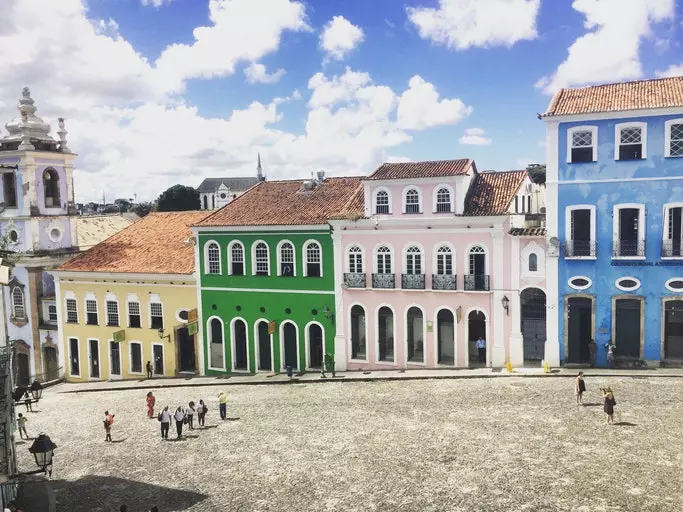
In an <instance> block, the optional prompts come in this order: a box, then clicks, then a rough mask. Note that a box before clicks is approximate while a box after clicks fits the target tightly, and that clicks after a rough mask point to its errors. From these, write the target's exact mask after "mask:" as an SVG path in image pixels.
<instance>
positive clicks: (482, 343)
mask: <svg viewBox="0 0 683 512" xmlns="http://www.w3.org/2000/svg"><path fill="white" fill-rule="evenodd" d="M477 352H478V353H479V362H480V363H484V364H486V340H485V339H484V337H483V336H479V338H477Z"/></svg>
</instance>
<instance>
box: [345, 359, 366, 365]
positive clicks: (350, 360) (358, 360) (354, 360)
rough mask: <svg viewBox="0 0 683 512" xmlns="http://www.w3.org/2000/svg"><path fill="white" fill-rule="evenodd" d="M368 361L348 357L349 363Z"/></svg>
mask: <svg viewBox="0 0 683 512" xmlns="http://www.w3.org/2000/svg"><path fill="white" fill-rule="evenodd" d="M368 362H369V361H368V360H367V359H353V358H351V359H349V363H366V364H367V363H368Z"/></svg>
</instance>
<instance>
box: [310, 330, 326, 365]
mask: <svg viewBox="0 0 683 512" xmlns="http://www.w3.org/2000/svg"><path fill="white" fill-rule="evenodd" d="M322 364H323V330H322V327H320V326H319V325H318V324H310V325H309V326H308V366H309V367H310V368H322Z"/></svg>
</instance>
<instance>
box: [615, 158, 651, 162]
mask: <svg viewBox="0 0 683 512" xmlns="http://www.w3.org/2000/svg"><path fill="white" fill-rule="evenodd" d="M643 160H647V158H631V159H628V160H620V159H619V158H615V159H614V161H615V162H642V161H643Z"/></svg>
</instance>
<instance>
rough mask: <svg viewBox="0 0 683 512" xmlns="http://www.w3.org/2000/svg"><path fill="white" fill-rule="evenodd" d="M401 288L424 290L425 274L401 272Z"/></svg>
mask: <svg viewBox="0 0 683 512" xmlns="http://www.w3.org/2000/svg"><path fill="white" fill-rule="evenodd" d="M401 288H403V289H404V290H424V289H425V275H424V274H401Z"/></svg>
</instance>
